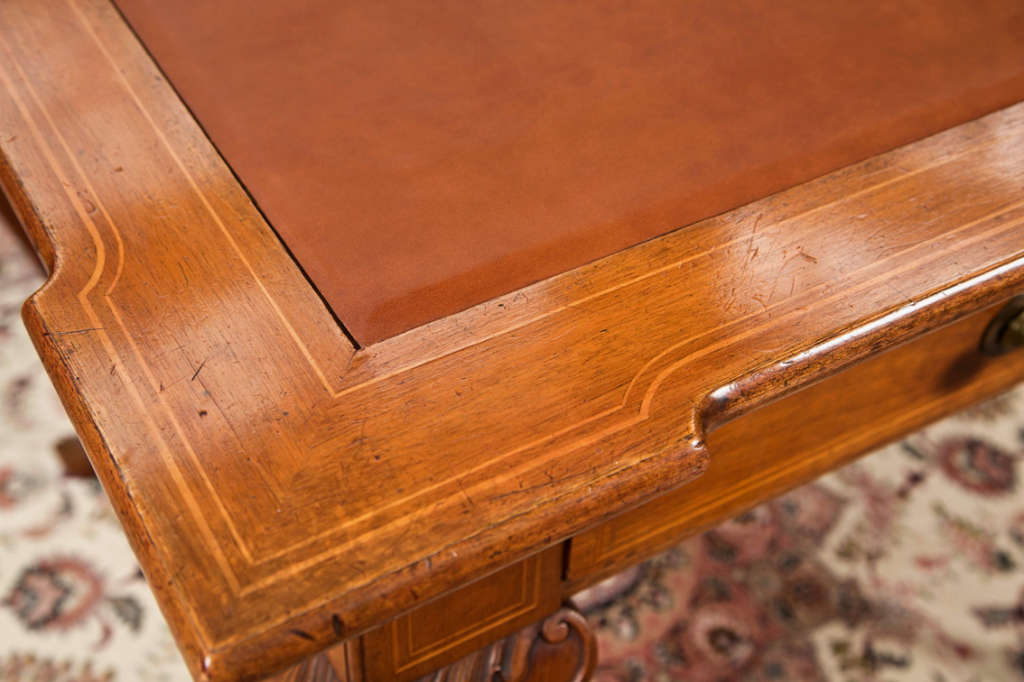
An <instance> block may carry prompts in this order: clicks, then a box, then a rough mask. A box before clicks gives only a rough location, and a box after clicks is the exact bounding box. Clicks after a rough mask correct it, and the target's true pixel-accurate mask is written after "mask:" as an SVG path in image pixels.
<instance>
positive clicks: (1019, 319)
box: [981, 296, 1024, 355]
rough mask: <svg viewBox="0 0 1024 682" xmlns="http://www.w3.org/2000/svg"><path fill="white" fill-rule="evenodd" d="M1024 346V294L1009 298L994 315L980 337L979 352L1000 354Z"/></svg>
mask: <svg viewBox="0 0 1024 682" xmlns="http://www.w3.org/2000/svg"><path fill="white" fill-rule="evenodd" d="M1018 348H1024V296H1015V297H1013V298H1012V299H1010V302H1009V303H1007V304H1006V305H1005V306H1004V307H1003V309H1002V310H1000V311H999V314H998V315H996V316H995V317H994V318H993V319H992V321H991V322H989V325H988V327H987V328H986V329H985V334H984V335H983V336H982V338H981V352H982V353H984V354H985V355H1002V354H1003V353H1008V352H1010V351H1012V350H1017V349H1018Z"/></svg>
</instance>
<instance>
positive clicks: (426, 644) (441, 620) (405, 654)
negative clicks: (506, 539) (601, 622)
mask: <svg viewBox="0 0 1024 682" xmlns="http://www.w3.org/2000/svg"><path fill="white" fill-rule="evenodd" d="M562 555H563V548H562V546H561V545H555V546H554V547H550V548H548V549H547V550H545V551H543V552H541V553H540V554H537V555H535V556H532V557H530V558H528V559H525V560H523V561H520V562H518V563H516V564H513V565H511V566H508V567H506V568H503V569H501V570H500V571H498V572H496V573H493V574H491V575H489V576H487V577H486V578H484V579H482V580H478V581H477V582H475V583H472V584H470V585H467V586H466V587H464V588H462V589H460V590H457V591H455V592H452V593H449V594H447V595H445V596H443V597H441V598H439V599H436V600H434V601H432V602H430V603H429V604H425V605H423V606H421V607H419V608H417V609H415V610H413V611H411V612H409V613H407V614H405V615H403V616H400V617H398V618H396V619H395V620H393V621H392V622H391V623H389V624H387V625H384V626H383V627H381V628H378V629H376V630H374V631H372V632H369V633H367V634H365V635H363V637H362V645H363V656H364V661H365V665H366V673H367V677H368V679H371V680H392V679H393V680H396V681H397V682H404V681H405V680H412V679H416V678H418V677H420V676H422V675H424V674H426V673H428V672H432V671H433V670H436V669H437V668H440V667H442V666H443V665H446V664H448V663H452V662H454V661H455V660H457V659H459V658H461V657H462V656H464V655H466V654H468V653H471V652H473V651H475V650H476V649H478V648H480V647H481V646H483V645H485V644H490V643H491V642H492V641H494V640H496V639H499V638H501V637H504V636H506V635H509V634H512V633H514V632H516V631H517V630H519V629H521V628H523V627H525V626H527V625H530V624H532V623H534V622H537V621H540V620H541V619H543V618H545V617H547V616H549V615H550V614H552V613H554V612H555V611H556V610H557V609H558V607H559V604H560V603H561V580H562Z"/></svg>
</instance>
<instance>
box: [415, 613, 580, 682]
mask: <svg viewBox="0 0 1024 682" xmlns="http://www.w3.org/2000/svg"><path fill="white" fill-rule="evenodd" d="M596 664H597V647H596V641H595V639H594V633H593V632H592V631H591V629H590V625H589V624H588V623H587V619H586V618H585V617H584V616H583V614H582V613H580V612H579V611H577V610H576V609H575V608H574V607H572V606H571V605H569V606H565V607H563V608H561V609H559V610H558V611H557V612H556V613H554V614H552V615H551V616H549V617H547V618H545V619H544V620H543V621H541V622H540V623H534V624H533V625H529V626H527V627H525V628H523V629H522V630H520V631H519V632H517V633H515V634H513V635H510V636H509V637H506V638H505V639H502V640H498V641H497V642H495V643H493V644H491V645H489V646H486V647H484V648H483V649H480V650H479V651H476V652H475V653H472V654H470V655H469V656H466V657H465V658H463V659H462V660H460V661H456V662H455V663H452V664H451V665H449V666H446V667H444V668H442V669H440V670H438V671H437V672H435V673H433V674H431V675H427V676H425V677H423V678H421V679H420V680H419V681H418V682H587V680H589V679H590V676H591V675H592V674H593V672H594V667H595V665H596Z"/></svg>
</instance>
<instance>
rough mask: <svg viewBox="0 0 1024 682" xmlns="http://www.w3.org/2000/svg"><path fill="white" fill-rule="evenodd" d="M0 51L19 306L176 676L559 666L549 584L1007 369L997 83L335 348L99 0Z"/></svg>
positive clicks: (587, 656) (583, 666)
mask: <svg viewBox="0 0 1024 682" xmlns="http://www.w3.org/2000/svg"><path fill="white" fill-rule="evenodd" d="M0 44H2V49H3V58H2V59H0V88H2V91H3V92H4V97H3V99H2V100H0V151H2V154H3V162H2V166H0V181H2V185H3V188H4V192H5V194H6V195H7V197H8V199H9V200H10V201H11V202H12V204H13V205H14V207H15V209H16V212H17V214H18V216H19V218H20V220H21V221H22V223H23V225H24V227H25V229H26V231H27V232H28V234H29V236H30V238H31V239H32V241H33V243H34V245H35V247H36V249H37V250H38V252H39V254H40V257H41V258H42V260H43V261H44V263H45V264H46V266H47V267H48V269H49V271H50V278H49V280H48V281H47V283H46V285H45V286H44V287H43V288H42V289H41V290H40V291H39V292H37V293H36V294H35V295H33V296H32V297H31V298H30V299H29V301H28V302H27V303H26V305H25V308H24V319H25V322H26V324H27V326H28V328H29V331H30V333H31V335H32V338H33V340H34V342H35V344H36V346H37V348H38V350H39V353H40V355H41V357H42V358H43V361H44V363H45V365H46V367H47V369H48V371H49V372H50V375H51V377H52V378H53V381H54V383H55V384H56V386H57V388H58V391H59V393H60V395H61V397H62V399H63V401H64V404H65V407H66V408H67V410H68V412H69V414H70V415H71V418H72V420H73V421H74V423H75V426H76V428H77V429H78V432H79V434H80V435H81V437H82V439H83V442H84V443H85V446H86V449H87V451H88V453H89V456H90V459H91V461H92V463H93V466H94V468H95V469H96V472H97V474H98V476H99V478H100V480H101V481H102V483H103V485H104V487H105V489H106V491H107V493H108V494H109V496H110V498H111V500H112V501H113V504H114V507H115V508H116V510H117V513H118V515H119V517H120V519H121V521H122V523H123V524H124V526H125V529H126V531H127V533H128V536H129V539H130V541H131V543H132V546H133V548H134V550H135V552H136V553H137V555H138V556H139V560H140V562H141V564H142V567H143V570H144V572H145V574H146V577H147V579H148V580H149V582H150V584H151V586H152V588H153V590H154V591H155V593H156V595H157V598H158V600H159V602H160V605H161V608H162V609H163V613H164V615H165V616H166V618H167V620H168V623H169V624H170V627H171V629H172V631H173V633H174V635H175V637H176V639H177V641H178V643H179V646H180V648H181V651H182V654H183V656H184V658H185V661H186V663H187V665H188V666H189V669H190V670H191V671H192V674H193V675H194V676H195V677H196V678H197V679H204V680H205V679H208V680H239V679H257V678H261V677H263V676H266V675H268V674H273V673H277V671H281V670H284V672H280V673H277V674H279V675H280V676H281V679H335V678H338V679H347V680H390V679H397V680H408V679H415V678H417V677H420V676H423V675H427V674H430V673H431V672H432V671H434V670H435V669H438V668H443V667H444V666H450V667H448V668H445V669H444V670H442V672H441V673H439V675H441V676H442V677H441V678H442V679H490V678H489V677H488V676H489V675H490V674H491V673H492V672H493V671H496V670H500V671H501V673H502V674H503V675H504V679H509V680H519V679H550V680H555V679H566V680H568V679H578V680H582V679H585V678H586V677H587V675H588V674H589V670H590V669H591V668H592V666H593V663H594V649H593V641H592V639H591V636H590V634H589V632H588V630H587V627H586V622H585V620H584V619H583V618H582V617H581V616H580V615H579V614H578V613H577V612H576V611H574V610H573V609H572V607H571V604H570V603H569V602H568V601H567V600H568V598H569V597H570V596H571V595H572V594H573V593H574V592H575V591H577V590H579V589H581V588H584V587H586V586H588V585H591V584H594V583H595V582H597V581H598V580H600V579H602V578H604V577H606V576H609V575H611V574H613V573H614V572H616V571H618V570H620V569H622V568H624V567H626V566H628V565H630V564H632V563H634V562H636V561H639V560H641V559H643V558H644V557H647V556H650V555H651V554H652V553H654V552H657V551H658V550H660V549H662V548H664V547H667V546H668V545H670V544H671V543H673V542H675V541H677V540H678V539H679V538H681V537H683V536H685V535H687V534H691V533H694V532H697V531H699V530H700V529H703V528H706V527H708V526H710V525H712V524H714V523H716V522H718V521H720V520H722V519H725V518H728V517H729V516H731V515H734V514H736V513H737V512H739V511H741V510H743V509H745V508H749V507H750V506H752V505H755V504H757V503H758V502H760V501H762V500H765V499H767V498H769V497H771V496H773V495H777V494H779V493H781V492H782V491H784V490H786V489H788V488H791V487H793V486H796V485H799V484H801V483H803V482H805V481H808V480H810V479H812V478H814V477H815V476H818V475H820V474H821V473H823V472H825V471H827V470H829V469H831V468H833V467H836V466H839V465H841V464H842V463H844V462H847V461H849V460H850V459H852V458H853V457H856V456H857V455H859V454H862V453H864V452H865V451H867V450H869V449H871V448H873V447H875V446H877V445H880V444H882V443H885V442H888V441H891V440H893V439H894V438H897V437H898V436H900V435H901V434H904V433H906V432H908V431H910V430H912V429H914V428H917V427H919V426H921V425H923V424H925V423H927V422H929V421H931V420H933V419H935V418H937V417H939V416H941V415H944V414H947V413H949V412H951V411H954V410H956V409H959V408H961V407H963V406H965V405H968V404H970V403H972V402H975V401H977V400H979V399H981V398H984V397H987V396H991V395H993V394H995V393H997V392H999V391H1002V390H1004V389H1006V388H1008V387H1010V386H1011V385H1013V384H1014V383H1016V382H1017V381H1020V380H1021V379H1022V378H1024V353H1009V352H1005V351H1009V350H1010V349H1011V347H1012V346H1013V345H1014V344H1015V343H1017V344H1019V343H1020V341H1019V337H1020V334H1021V332H1020V325H1021V324H1024V323H1022V322H1021V320H1022V318H1020V317H1018V315H1019V314H1020V312H1019V311H1020V307H1019V305H1020V304H1019V299H1017V302H1016V303H1015V302H1014V301H1013V300H1011V299H1012V297H1013V296H1014V294H1017V293H1019V292H1021V291H1024V104H1017V105H1013V106H1010V107H1008V108H1003V109H1001V110H999V111H996V112H995V113H991V114H989V115H986V116H984V117H982V118H980V119H976V120H971V121H968V122H966V123H962V124H960V125H957V126H955V127H953V128H950V129H948V130H945V131H944V132H941V133H939V134H937V135H934V136H931V137H928V138H927V139H923V140H920V141H917V142H913V143H911V144H908V145H905V146H901V147H899V148H897V149H895V150H892V151H889V152H885V153H882V154H880V155H876V156H873V157H872V158H870V159H868V160H865V161H862V162H859V163H856V164H854V165H852V166H848V167H845V168H842V169H840V170H838V171H835V172H831V173H828V174H826V175H824V176H822V177H819V178H817V179H814V180H812V181H810V182H806V183H803V184H801V185H799V186H796V187H793V188H791V189H788V190H786V191H784V192H781V193H777V194H773V195H771V196H767V197H765V198H762V199H758V200H756V201H754V202H753V203H747V204H745V205H743V206H742V207H740V208H735V209H733V210H731V211H729V212H727V213H724V214H721V215H717V216H715V217H711V218H707V219H704V220H701V221H699V222H696V223H694V224H691V225H689V226H687V227H685V228H683V229H678V230H675V231H670V232H668V233H667V234H664V235H662V236H659V237H656V238H653V239H649V240H647V241H644V242H642V243H639V244H636V245H634V246H631V247H629V248H625V249H622V250H619V251H616V252H614V253H612V254H611V255H608V256H606V257H604V258H601V259H599V260H596V261H593V262H590V263H587V264H584V265H581V266H579V267H575V268H573V269H570V270H568V271H565V272H562V273H561V274H556V275H555V276H552V277H549V278H547V279H544V280H542V281H539V282H536V283H534V284H531V285H528V286H525V287H523V288H520V289H518V290H515V291H511V292H507V293H503V294H501V295H499V296H497V297H495V298H491V299H489V300H486V301H485V302H482V303H478V304H476V305H473V306H471V307H469V308H467V309H465V310H462V311H460V312H456V313H452V314H450V315H447V316H444V317H442V318H439V319H434V320H432V321H428V322H426V323H424V324H420V325H419V326H416V327H414V328H412V329H410V330H409V331H406V332H404V333H401V334H398V335H393V336H389V337H387V338H384V339H382V340H379V341H376V342H374V343H370V344H367V345H363V346H360V345H358V344H357V343H355V342H354V341H353V340H352V339H351V338H350V337H349V336H348V335H347V334H346V333H345V330H344V328H343V326H342V324H340V323H339V321H338V320H337V319H335V316H334V315H333V314H332V312H331V310H330V309H329V308H328V307H327V305H325V303H324V301H323V300H322V299H321V297H320V295H319V293H318V291H317V289H316V288H314V286H312V285H311V284H310V282H309V281H308V280H307V279H306V277H305V276H304V273H303V272H302V271H301V270H300V268H299V266H298V265H297V264H296V261H295V260H293V258H292V257H291V256H290V254H289V253H288V251H287V250H286V248H285V246H284V245H283V244H282V242H281V241H280V240H279V239H278V237H277V235H276V234H275V232H274V231H273V230H271V228H270V226H269V225H268V224H267V222H266V221H265V220H264V218H263V216H262V215H261V214H260V213H259V212H258V211H257V210H256V208H255V206H254V205H253V202H252V201H251V200H250V197H249V196H248V195H247V193H246V191H245V189H244V188H243V187H242V185H241V184H240V183H239V181H238V180H237V179H236V177H235V176H234V175H233V173H232V171H231V169H229V167H228V166H227V165H226V164H225V162H224V160H223V159H222V158H221V156H220V155H219V154H218V152H217V150H216V149H215V148H214V147H213V146H212V145H211V143H210V141H209V140H208V139H207V137H206V136H205V135H204V133H203V131H202V130H201V129H200V127H199V125H198V124H197V123H196V121H195V120H194V119H193V117H192V116H191V115H190V113H189V112H188V111H187V110H186V108H185V107H184V106H183V104H182V102H181V101H180V100H179V98H178V97H177V95H176V94H175V92H174V91H173V90H172V88H171V87H170V86H169V84H168V82H167V81H166V80H165V78H164V76H163V75H162V74H161V72H160V71H159V70H158V69H157V68H156V67H155V65H154V64H153V62H152V61H151V60H150V59H149V57H148V56H147V55H146V53H145V51H144V50H143V48H142V47H141V45H140V44H139V41H138V40H137V39H136V37H135V36H134V35H133V34H132V32H131V31H130V30H129V29H128V28H127V27H126V25H125V23H124V21H123V20H122V19H121V17H120V16H119V14H118V13H117V11H116V10H115V9H114V8H113V7H112V6H111V5H110V4H109V2H108V1H107V0H7V1H6V2H4V3H3V5H2V6H0ZM1014 306H1018V307H1014ZM993 320H995V323H994V326H993ZM341 322H342V323H343V322H344V320H342V321H341ZM1014 324H1016V325H1018V326H1017V327H1013V325H1014ZM986 330H987V333H988V342H987V352H986V353H982V352H981V345H982V338H983V336H985V335H986ZM1015 334H1016V336H1015ZM1015 339H1016V341H1015ZM481 647H483V648H481ZM474 652H476V653H474ZM460 659H461V660H460ZM457 661H459V662H457ZM288 666H293V667H291V668H288ZM286 668H288V669H287V670H285V669H286ZM444 675H447V676H448V677H447V678H444V677H443V676H444Z"/></svg>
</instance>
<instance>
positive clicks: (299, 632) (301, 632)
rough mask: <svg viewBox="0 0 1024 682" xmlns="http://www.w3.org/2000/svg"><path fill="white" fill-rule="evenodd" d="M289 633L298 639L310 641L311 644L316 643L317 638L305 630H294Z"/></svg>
mask: <svg viewBox="0 0 1024 682" xmlns="http://www.w3.org/2000/svg"><path fill="white" fill-rule="evenodd" d="M288 632H290V633H292V634H293V635H295V636H296V637H301V638H302V639H308V640H309V641H310V642H315V641H316V637H314V636H313V635H311V634H309V633H308V632H306V631H305V630H298V629H296V628H292V629H291V630H289V631H288Z"/></svg>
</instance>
